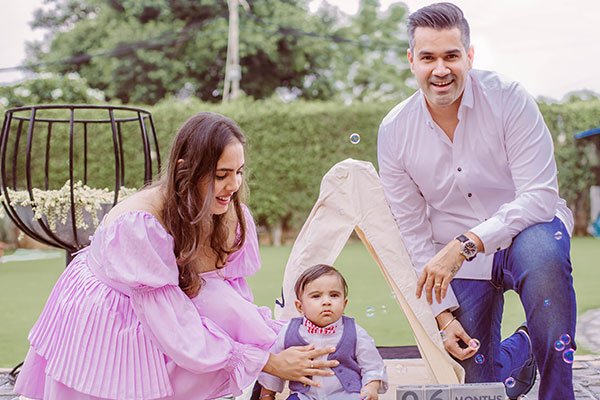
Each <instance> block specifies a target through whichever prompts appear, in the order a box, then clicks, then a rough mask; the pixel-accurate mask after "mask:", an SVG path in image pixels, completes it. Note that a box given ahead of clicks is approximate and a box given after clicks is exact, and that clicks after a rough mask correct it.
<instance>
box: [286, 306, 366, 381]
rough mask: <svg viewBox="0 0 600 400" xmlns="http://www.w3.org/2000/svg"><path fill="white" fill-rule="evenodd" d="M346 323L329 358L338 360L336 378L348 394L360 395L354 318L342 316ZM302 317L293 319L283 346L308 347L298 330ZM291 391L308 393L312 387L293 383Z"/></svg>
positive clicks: (335, 369)
mask: <svg viewBox="0 0 600 400" xmlns="http://www.w3.org/2000/svg"><path fill="white" fill-rule="evenodd" d="M342 318H343V322H344V332H343V333H342V338H341V339H340V341H339V343H338V344H337V345H336V346H335V348H336V350H335V351H334V352H333V353H330V354H329V355H328V356H327V359H328V360H338V361H339V362H340V365H338V366H337V367H333V368H332V369H333V372H334V373H335V376H336V377H337V378H338V379H339V381H340V383H341V384H342V387H343V388H344V390H345V391H346V392H348V393H360V388H361V387H362V380H361V376H360V366H359V365H358V362H357V361H356V325H355V324H354V318H350V317H346V316H342ZM302 320H303V319H302V317H299V318H292V319H291V320H290V323H289V325H288V328H287V331H286V332H285V338H284V341H283V346H284V347H285V348H286V349H287V348H288V347H291V346H306V345H308V343H306V341H305V340H304V339H302V337H301V336H300V332H299V331H298V329H299V328H300V325H302ZM289 386H290V390H291V391H292V392H298V393H306V392H308V390H309V389H310V386H306V385H304V384H302V383H300V382H296V381H291V382H290V385H289Z"/></svg>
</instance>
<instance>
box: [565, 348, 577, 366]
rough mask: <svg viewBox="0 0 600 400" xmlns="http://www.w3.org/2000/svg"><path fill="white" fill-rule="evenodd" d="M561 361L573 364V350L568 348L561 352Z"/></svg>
mask: <svg viewBox="0 0 600 400" xmlns="http://www.w3.org/2000/svg"><path fill="white" fill-rule="evenodd" d="M562 358H563V361H564V362H566V363H567V364H573V359H574V358H575V350H573V349H571V348H568V349H567V350H565V351H564V352H563V356H562Z"/></svg>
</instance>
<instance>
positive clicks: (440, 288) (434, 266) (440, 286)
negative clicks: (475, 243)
mask: <svg viewBox="0 0 600 400" xmlns="http://www.w3.org/2000/svg"><path fill="white" fill-rule="evenodd" d="M463 261H465V258H464V257H463V256H462V255H461V254H460V242H459V241H458V240H451V241H450V243H448V244H447V245H446V246H444V248H443V249H441V250H440V251H439V252H438V253H437V254H436V255H435V256H433V258H432V259H431V260H429V262H428V263H427V264H425V268H423V272H422V273H421V276H420V277H419V281H418V282H417V298H421V294H422V293H423V289H425V296H426V297H427V303H429V304H432V303H433V299H432V297H433V292H434V291H435V298H436V300H437V302H438V303H441V302H442V299H443V298H444V297H446V293H447V292H448V286H449V285H450V281H452V279H453V278H454V275H456V273H457V272H458V270H459V269H460V267H461V266H462V263H463Z"/></svg>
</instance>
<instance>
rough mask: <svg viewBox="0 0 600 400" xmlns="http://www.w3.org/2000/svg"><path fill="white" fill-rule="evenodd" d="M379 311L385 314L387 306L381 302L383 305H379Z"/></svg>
mask: <svg viewBox="0 0 600 400" xmlns="http://www.w3.org/2000/svg"><path fill="white" fill-rule="evenodd" d="M381 313H382V314H387V306H386V305H385V304H383V305H382V306H381Z"/></svg>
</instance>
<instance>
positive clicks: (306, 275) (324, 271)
mask: <svg viewBox="0 0 600 400" xmlns="http://www.w3.org/2000/svg"><path fill="white" fill-rule="evenodd" d="M323 275H337V276H338V277H339V278H340V281H342V286H343V287H344V297H348V284H347V283H346V280H345V279H344V277H343V275H342V274H341V273H340V271H338V270H337V269H335V268H334V267H332V266H331V265H327V264H317V265H313V266H312V267H310V268H309V269H307V270H306V271H304V272H303V273H302V275H300V277H299V278H298V280H297V281H296V284H295V285H294V292H295V293H296V298H297V299H300V297H301V296H302V293H303V292H304V288H305V287H306V285H308V284H309V283H311V282H313V281H315V280H317V279H318V278H320V277H322V276H323Z"/></svg>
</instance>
